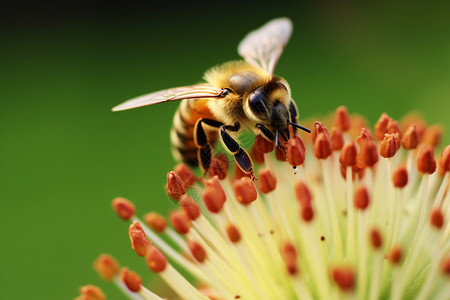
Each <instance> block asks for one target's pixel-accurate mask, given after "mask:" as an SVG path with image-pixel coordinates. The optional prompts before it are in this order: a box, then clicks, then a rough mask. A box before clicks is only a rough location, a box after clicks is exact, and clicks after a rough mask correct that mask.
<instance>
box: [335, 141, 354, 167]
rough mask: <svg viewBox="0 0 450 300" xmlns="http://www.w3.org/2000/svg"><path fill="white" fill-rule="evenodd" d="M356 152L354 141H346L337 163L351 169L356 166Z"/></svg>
mask: <svg viewBox="0 0 450 300" xmlns="http://www.w3.org/2000/svg"><path fill="white" fill-rule="evenodd" d="M357 154H358V150H357V149H356V144H355V142H354V141H348V142H347V143H345V145H344V147H343V148H342V150H341V155H340V156H339V161H340V162H341V164H342V165H343V166H344V167H352V166H354V165H356V155H357Z"/></svg>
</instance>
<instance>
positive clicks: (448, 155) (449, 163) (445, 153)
mask: <svg viewBox="0 0 450 300" xmlns="http://www.w3.org/2000/svg"><path fill="white" fill-rule="evenodd" d="M439 166H440V167H441V169H442V170H444V171H445V172H450V145H448V146H447V147H445V148H444V150H442V153H441V159H440V160H439Z"/></svg>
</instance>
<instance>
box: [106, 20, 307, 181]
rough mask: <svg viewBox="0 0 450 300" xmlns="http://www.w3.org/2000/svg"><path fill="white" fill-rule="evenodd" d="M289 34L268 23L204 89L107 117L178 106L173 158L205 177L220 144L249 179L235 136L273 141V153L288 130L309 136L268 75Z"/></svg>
mask: <svg viewBox="0 0 450 300" xmlns="http://www.w3.org/2000/svg"><path fill="white" fill-rule="evenodd" d="M291 32H292V23H291V21H290V20H289V19H287V18H278V19H274V20H272V21H270V22H268V23H267V24H265V25H264V26H263V27H261V28H259V29H257V30H254V31H252V32H250V33H249V34H247V36H245V38H244V39H243V40H242V41H241V43H240V44H239V46H238V52H239V54H240V55H241V56H242V57H243V58H244V61H235V62H228V63H225V64H222V65H220V66H217V67H214V68H211V69H210V70H208V71H207V72H206V73H205V75H204V79H205V81H206V83H201V84H194V85H190V86H184V87H177V88H172V89H167V90H162V91H159V92H154V93H150V94H147V95H143V96H140V97H137V98H133V99H130V100H128V101H126V102H124V103H122V104H120V105H118V106H116V107H114V108H113V111H120V110H127V109H131V108H136V107H141V106H146V105H152V104H157V103H161V102H168V101H176V100H183V101H182V102H181V104H180V106H179V108H178V110H177V111H176V113H175V116H174V120H173V127H172V129H171V141H172V152H173V154H174V156H175V158H177V159H179V160H182V161H184V162H186V163H188V164H189V165H193V166H196V165H200V166H201V167H202V169H203V170H205V171H206V170H208V168H209V166H210V163H211V158H212V149H213V146H214V144H215V143H216V141H217V140H218V139H220V140H221V141H222V142H223V144H224V146H225V148H226V149H228V151H230V152H231V153H232V154H233V155H234V159H235V161H236V164H237V165H238V166H239V167H240V168H241V169H242V171H244V172H245V173H247V174H251V175H252V177H254V175H253V164H252V161H251V159H250V156H249V155H248V153H247V152H246V151H245V150H244V149H243V148H241V147H240V146H239V143H238V142H237V141H236V140H235V137H234V136H235V135H236V134H237V133H238V132H239V131H241V130H242V129H243V128H249V129H251V130H253V131H254V132H255V133H256V134H261V135H262V136H263V137H264V138H266V139H267V140H271V141H275V144H276V146H277V147H278V146H279V143H278V139H279V135H281V136H282V137H283V138H284V139H286V140H287V139H289V130H288V127H289V125H292V126H294V127H295V128H300V129H302V130H305V131H308V132H309V130H308V129H306V128H304V127H302V126H300V125H298V124H297V108H296V105H295V103H294V101H293V100H292V98H291V91H290V87H289V84H288V83H287V81H286V80H284V79H283V78H281V77H278V76H276V75H274V74H273V71H274V69H275V65H276V63H277V61H278V59H279V57H280V55H281V53H282V52H283V49H284V47H285V45H286V44H287V42H288V40H289V38H290V36H291Z"/></svg>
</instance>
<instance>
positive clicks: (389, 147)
mask: <svg viewBox="0 0 450 300" xmlns="http://www.w3.org/2000/svg"><path fill="white" fill-rule="evenodd" d="M399 147H400V141H399V135H398V133H393V134H389V133H386V134H385V135H384V139H383V141H382V142H381V143H380V155H381V156H382V157H384V158H390V157H393V156H394V155H395V153H396V152H397V150H398V148H399Z"/></svg>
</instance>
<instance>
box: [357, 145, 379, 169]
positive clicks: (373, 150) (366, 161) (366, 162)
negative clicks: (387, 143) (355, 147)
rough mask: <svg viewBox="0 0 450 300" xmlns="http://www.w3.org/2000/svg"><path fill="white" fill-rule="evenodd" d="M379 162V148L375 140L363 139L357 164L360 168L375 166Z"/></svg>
mask: <svg viewBox="0 0 450 300" xmlns="http://www.w3.org/2000/svg"><path fill="white" fill-rule="evenodd" d="M377 162H378V149H377V144H375V142H374V141H369V140H367V141H363V142H361V144H360V149H359V153H358V155H357V157H356V166H357V167H358V168H360V169H364V168H366V167H373V166H374V165H375V164H376V163H377Z"/></svg>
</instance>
